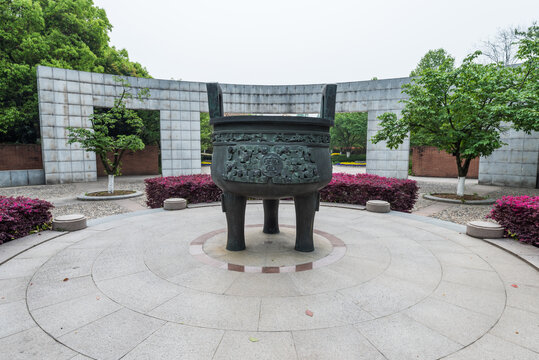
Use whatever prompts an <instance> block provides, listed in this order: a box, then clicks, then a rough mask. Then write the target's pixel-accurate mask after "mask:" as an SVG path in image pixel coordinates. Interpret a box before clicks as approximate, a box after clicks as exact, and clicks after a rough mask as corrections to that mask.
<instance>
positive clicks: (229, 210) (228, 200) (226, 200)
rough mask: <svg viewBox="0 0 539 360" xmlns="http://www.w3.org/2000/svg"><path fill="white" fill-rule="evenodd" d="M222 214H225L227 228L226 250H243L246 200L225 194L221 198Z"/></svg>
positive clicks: (243, 197)
mask: <svg viewBox="0 0 539 360" xmlns="http://www.w3.org/2000/svg"><path fill="white" fill-rule="evenodd" d="M221 204H222V206H223V212H225V213H226V223H227V227H228V234H227V242H226V249H227V250H230V251H240V250H245V233H244V227H245V205H246V204H247V198H246V197H245V196H241V195H236V194H233V193H229V192H225V193H224V194H223V196H222V197H221Z"/></svg>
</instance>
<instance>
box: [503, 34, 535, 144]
mask: <svg viewBox="0 0 539 360" xmlns="http://www.w3.org/2000/svg"><path fill="white" fill-rule="evenodd" d="M517 35H518V36H519V37H520V41H519V42H518V44H519V47H518V51H517V54H516V58H517V59H518V60H519V61H522V64H521V65H519V66H518V67H513V68H512V70H513V72H515V73H516V77H517V79H518V82H517V84H518V87H513V88H511V89H510V90H509V91H508V101H510V104H511V105H512V106H511V109H512V115H513V124H514V127H515V129H517V130H522V131H525V132H526V133H528V134H529V133H530V132H531V131H539V26H537V24H534V25H532V26H530V27H529V28H528V30H527V31H525V32H518V31H517Z"/></svg>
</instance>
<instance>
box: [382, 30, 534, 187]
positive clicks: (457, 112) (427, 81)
mask: <svg viewBox="0 0 539 360" xmlns="http://www.w3.org/2000/svg"><path fill="white" fill-rule="evenodd" d="M538 35H539V29H538V27H537V26H532V27H530V28H529V29H528V31H527V32H526V33H522V34H521V39H520V40H519V50H518V52H517V57H518V58H519V59H520V60H521V61H523V64H522V65H521V66H516V67H506V66H504V65H503V64H501V63H492V64H487V65H484V64H478V63H476V62H475V60H476V58H477V57H478V56H479V55H480V54H481V52H475V53H473V54H471V55H469V56H468V57H466V58H465V59H464V61H463V63H462V65H461V66H459V67H457V68H455V67H454V66H453V61H452V60H451V59H449V58H448V59H446V60H445V61H444V62H443V63H442V64H441V65H440V66H439V67H437V68H427V69H424V70H422V71H421V73H420V74H419V76H418V77H416V78H413V79H412V80H411V82H410V83H409V84H406V85H404V86H403V92H404V93H406V94H407V95H408V96H409V99H407V100H403V102H404V104H405V107H404V109H403V110H402V117H401V118H397V116H396V114H394V113H385V114H383V115H381V116H380V117H379V119H381V123H380V126H381V128H382V129H381V130H380V131H378V133H377V134H376V135H375V136H374V137H373V139H372V141H373V142H374V143H377V142H380V141H387V146H388V147H389V148H397V147H398V146H399V145H400V144H402V142H403V141H404V139H405V138H406V137H407V136H408V132H413V133H415V134H416V136H417V137H419V138H420V141H421V142H423V143H425V144H428V145H431V146H436V147H437V148H438V149H440V150H443V151H446V152H448V153H450V154H452V155H453V156H455V161H456V163H457V168H458V176H459V185H458V186H457V195H459V196H462V195H463V194H464V184H465V179H466V175H467V173H468V168H469V166H470V162H471V160H472V159H474V158H476V157H478V156H488V155H490V154H492V152H493V151H494V150H496V149H498V148H500V147H501V146H502V145H504V143H503V142H502V141H501V139H500V134H501V133H502V132H504V131H507V130H508V129H509V128H510V126H513V127H514V128H515V129H517V130H523V131H525V132H526V133H531V131H536V130H539V121H538V120H537V119H538V118H539V113H538V112H539V107H538V104H539V102H538V98H539V91H538V90H539V89H538V83H539V71H538V68H539V63H538V55H539V45H538V44H539V40H538V39H539V36H538Z"/></svg>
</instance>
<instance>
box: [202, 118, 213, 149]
mask: <svg viewBox="0 0 539 360" xmlns="http://www.w3.org/2000/svg"><path fill="white" fill-rule="evenodd" d="M200 147H201V148H202V152H204V153H205V152H209V153H211V152H213V145H212V142H211V125H210V114H209V113H206V112H203V113H200Z"/></svg>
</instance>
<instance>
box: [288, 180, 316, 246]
mask: <svg viewBox="0 0 539 360" xmlns="http://www.w3.org/2000/svg"><path fill="white" fill-rule="evenodd" d="M294 205H295V207H296V247H295V249H296V250H297V251H303V252H310V251H314V243H313V226H314V214H315V212H316V211H318V206H319V195H318V191H317V192H314V193H311V194H307V195H301V196H296V197H294Z"/></svg>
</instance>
